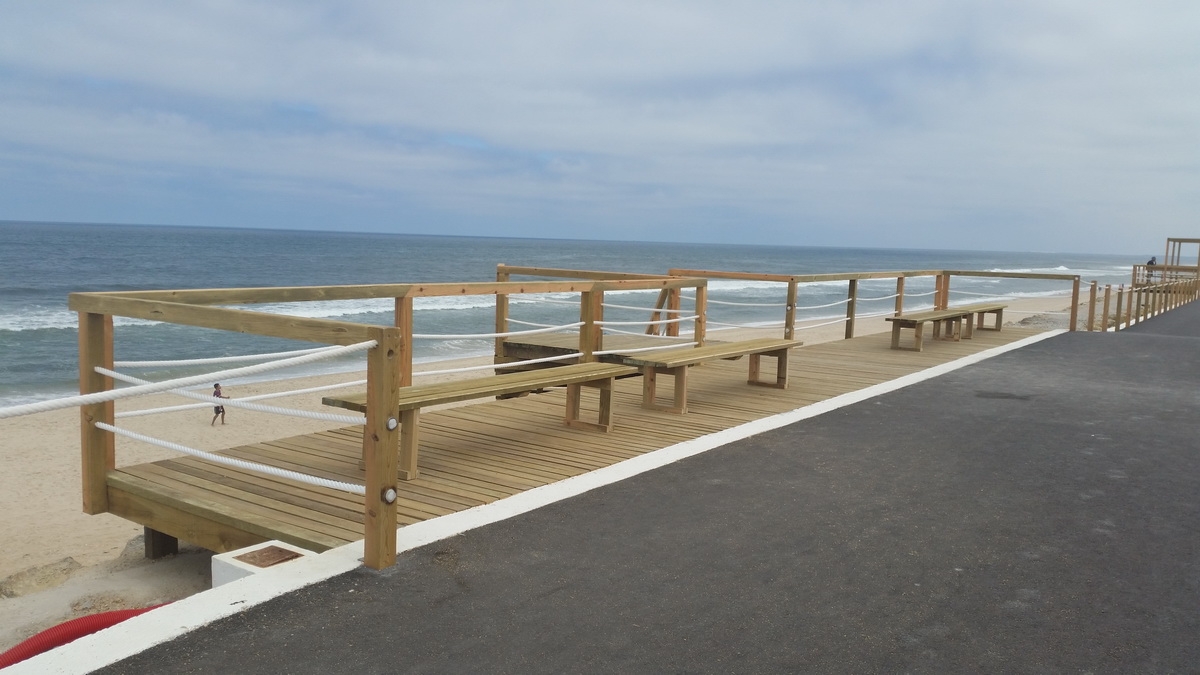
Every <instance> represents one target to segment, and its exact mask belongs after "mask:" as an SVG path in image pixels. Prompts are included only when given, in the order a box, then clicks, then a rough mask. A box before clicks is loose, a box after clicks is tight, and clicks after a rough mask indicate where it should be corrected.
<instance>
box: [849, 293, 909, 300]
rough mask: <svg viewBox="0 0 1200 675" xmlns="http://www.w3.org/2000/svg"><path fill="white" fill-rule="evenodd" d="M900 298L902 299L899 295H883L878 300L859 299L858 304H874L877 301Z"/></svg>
mask: <svg viewBox="0 0 1200 675" xmlns="http://www.w3.org/2000/svg"><path fill="white" fill-rule="evenodd" d="M898 297H900V294H899V293H892V294H891V295H883V296H880V297H878V298H858V302H874V301H875V300H891V299H892V298H898Z"/></svg>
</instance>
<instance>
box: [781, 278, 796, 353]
mask: <svg viewBox="0 0 1200 675" xmlns="http://www.w3.org/2000/svg"><path fill="white" fill-rule="evenodd" d="M799 286H800V285H799V284H797V283H796V281H795V279H793V280H791V281H789V282H788V287H787V300H786V301H785V302H786V303H787V304H786V305H784V310H783V339H785V340H791V339H794V338H795V337H796V295H797V293H798V292H799Z"/></svg>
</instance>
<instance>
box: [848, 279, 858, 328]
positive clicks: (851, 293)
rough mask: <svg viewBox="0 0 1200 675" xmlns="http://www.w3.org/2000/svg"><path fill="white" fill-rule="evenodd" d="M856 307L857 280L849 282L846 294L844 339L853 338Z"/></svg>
mask: <svg viewBox="0 0 1200 675" xmlns="http://www.w3.org/2000/svg"><path fill="white" fill-rule="evenodd" d="M857 307H858V279H851V280H850V288H849V290H848V291H847V292H846V339H847V340H849V339H850V338H852V337H854V315H855V314H856V313H857Z"/></svg>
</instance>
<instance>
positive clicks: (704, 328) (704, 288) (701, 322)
mask: <svg viewBox="0 0 1200 675" xmlns="http://www.w3.org/2000/svg"><path fill="white" fill-rule="evenodd" d="M707 333H708V281H707V280H705V281H701V282H700V285H699V286H697V287H696V331H695V334H694V340H695V341H696V345H697V346H698V347H703V346H704V340H705V338H706V336H707ZM676 384H678V383H676Z"/></svg>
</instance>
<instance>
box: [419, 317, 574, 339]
mask: <svg viewBox="0 0 1200 675" xmlns="http://www.w3.org/2000/svg"><path fill="white" fill-rule="evenodd" d="M584 323H585V322H583V321H576V322H575V323H566V324H563V325H561V326H551V327H549V328H537V329H534V330H517V331H509V332H507V333H463V334H462V335H448V334H437V333H413V334H412V338H413V339H414V340H474V339H479V340H485V339H488V338H505V337H516V336H518V335H539V334H541V333H553V332H554V331H556V330H566V329H568V328H578V327H580V326H582V325H583V324H584Z"/></svg>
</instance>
